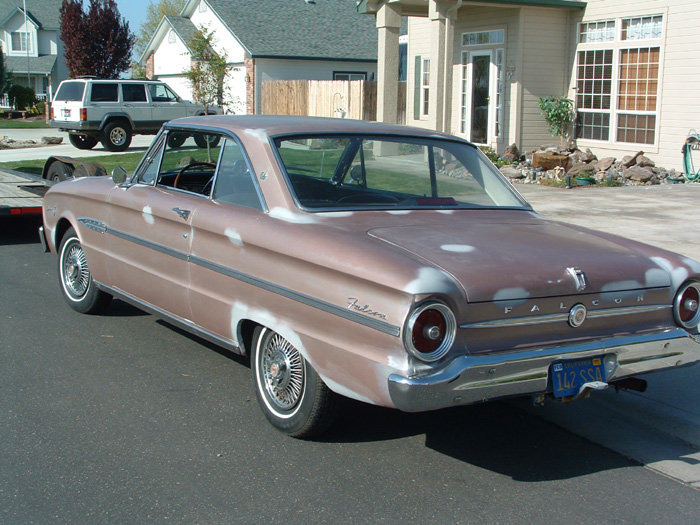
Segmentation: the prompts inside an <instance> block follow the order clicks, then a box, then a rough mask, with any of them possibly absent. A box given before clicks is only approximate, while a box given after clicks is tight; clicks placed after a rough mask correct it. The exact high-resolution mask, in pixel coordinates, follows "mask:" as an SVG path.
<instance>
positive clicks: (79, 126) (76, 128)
mask: <svg viewBox="0 0 700 525" xmlns="http://www.w3.org/2000/svg"><path fill="white" fill-rule="evenodd" d="M49 125H50V126H51V127H52V128H58V129H59V130H60V131H67V132H69V133H72V132H97V131H99V130H100V123H99V122H88V121H79V122H69V121H63V120H50V121H49Z"/></svg>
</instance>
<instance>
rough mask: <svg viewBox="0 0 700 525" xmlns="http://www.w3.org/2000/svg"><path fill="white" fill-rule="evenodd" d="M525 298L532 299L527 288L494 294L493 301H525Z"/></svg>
mask: <svg viewBox="0 0 700 525" xmlns="http://www.w3.org/2000/svg"><path fill="white" fill-rule="evenodd" d="M524 297H530V292H528V291H527V290H526V289H525V288H504V289H503V290H498V291H497V292H496V293H495V294H494V296H493V300H494V301H506V300H508V299H523V298H524Z"/></svg>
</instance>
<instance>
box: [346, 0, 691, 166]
mask: <svg viewBox="0 0 700 525" xmlns="http://www.w3.org/2000/svg"><path fill="white" fill-rule="evenodd" d="M358 11H359V12H360V13H362V14H371V15H374V18H375V21H376V25H377V28H378V33H379V52H378V82H379V87H378V91H379V93H380V95H379V106H380V107H379V108H378V119H379V120H390V119H391V118H392V115H394V114H395V111H392V107H391V106H392V104H393V100H394V98H395V97H393V93H394V92H395V91H394V82H395V79H394V77H393V75H392V72H393V65H392V64H393V62H394V61H395V60H396V57H395V53H396V51H395V49H396V45H395V41H396V39H397V38H398V37H397V33H396V28H397V27H398V26H399V24H400V23H401V17H409V26H408V27H409V29H408V83H407V84H408V86H407V88H408V94H407V106H408V107H407V124H411V125H415V126H421V127H427V128H431V129H436V130H440V131H446V132H449V133H453V134H455V135H459V136H461V137H465V138H467V139H469V140H471V141H473V142H475V143H477V144H483V145H487V146H491V147H493V148H495V149H496V150H498V151H499V152H503V150H504V149H505V148H506V147H507V146H508V145H509V144H512V143H515V144H516V145H517V146H518V148H519V149H520V150H521V151H529V150H532V149H534V148H536V147H537V146H539V145H541V144H545V143H556V142H557V140H555V139H553V138H552V137H551V135H550V134H549V132H548V126H547V124H546V122H545V121H544V118H543V117H542V115H541V112H540V109H539V107H538V102H539V99H540V97H547V96H550V95H565V96H567V97H568V98H569V99H571V100H573V101H575V104H576V109H577V114H578V117H577V126H576V134H577V143H578V146H579V147H580V148H586V147H589V148H591V150H593V151H594V152H595V153H596V154H597V155H598V157H607V156H611V157H617V158H621V157H623V156H624V155H629V154H634V153H636V152H637V151H640V150H643V151H644V152H645V154H646V156H648V157H649V158H651V159H652V160H654V161H655V162H656V163H657V164H660V165H663V166H664V167H667V168H676V169H679V170H680V169H681V168H682V162H681V155H680V148H681V146H682V144H683V141H684V139H685V137H686V136H687V134H688V131H689V129H691V128H700V97H698V96H697V94H696V91H697V87H696V84H697V81H698V79H700V52H699V51H698V49H700V33H698V31H696V28H697V26H698V25H699V24H700V2H687V1H684V0H666V1H664V2H661V1H658V0H636V1H635V2H630V1H629V0H587V1H579V0H478V1H470V0H361V2H359V5H358ZM385 71H386V72H385ZM381 115H384V117H382V116H381Z"/></svg>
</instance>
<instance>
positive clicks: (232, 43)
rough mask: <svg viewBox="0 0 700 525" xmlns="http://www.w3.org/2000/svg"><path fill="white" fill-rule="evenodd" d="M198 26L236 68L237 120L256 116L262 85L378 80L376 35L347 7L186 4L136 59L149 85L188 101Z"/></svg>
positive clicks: (289, 0) (333, 1)
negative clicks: (161, 85)
mask: <svg viewBox="0 0 700 525" xmlns="http://www.w3.org/2000/svg"><path fill="white" fill-rule="evenodd" d="M202 26H204V27H207V28H208V30H209V31H210V32H213V33H214V36H215V38H216V40H217V47H218V51H219V52H222V53H225V54H226V56H227V59H228V62H229V64H231V65H232V66H233V67H234V71H233V73H232V75H231V78H230V79H229V82H228V88H229V90H230V95H231V96H232V97H233V99H234V100H235V101H236V102H237V103H236V105H235V106H234V108H233V109H234V112H236V113H260V93H261V83H262V82H264V81H266V80H302V79H303V80H357V79H366V80H374V79H375V75H376V71H377V65H376V64H377V31H376V28H375V25H374V21H373V20H372V19H371V18H370V17H367V16H362V15H360V14H359V13H358V12H357V11H356V9H355V2H354V1H352V0H318V2H316V1H314V0H284V1H281V0H256V1H251V0H189V1H188V2H187V4H185V7H184V8H183V10H182V12H181V13H180V15H179V16H168V17H165V18H164V19H163V20H162V21H161V23H160V25H159V26H158V29H157V30H156V32H155V34H154V35H153V38H152V39H151V41H150V43H149V44H148V47H147V48H146V50H145V51H144V53H143V55H142V56H141V64H142V65H143V66H145V67H146V71H147V75H148V77H149V78H154V79H158V80H163V81H165V82H167V83H168V84H169V85H170V86H171V87H172V88H173V89H174V90H175V91H176V92H177V93H178V94H179V95H180V96H183V97H185V98H191V96H192V89H191V85H190V84H189V82H188V81H187V79H186V77H185V76H184V75H183V71H185V70H187V69H189V67H190V64H191V62H190V60H191V58H190V51H189V49H188V47H187V43H188V42H189V40H190V39H191V38H192V35H193V34H194V32H195V31H196V30H197V29H198V28H200V27H202Z"/></svg>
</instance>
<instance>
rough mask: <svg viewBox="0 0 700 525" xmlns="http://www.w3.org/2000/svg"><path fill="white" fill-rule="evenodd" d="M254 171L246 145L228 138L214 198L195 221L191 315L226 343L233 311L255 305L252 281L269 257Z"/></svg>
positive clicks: (232, 333)
mask: <svg viewBox="0 0 700 525" xmlns="http://www.w3.org/2000/svg"><path fill="white" fill-rule="evenodd" d="M253 173H254V172H253V170H252V167H251V165H250V162H249V160H248V159H247V156H246V155H245V154H244V151H243V149H242V147H241V146H240V145H239V143H238V142H237V141H236V140H234V139H232V138H230V137H229V138H227V139H226V141H225V143H224V146H223V151H222V152H221V159H220V161H219V166H218V170H217V174H216V179H215V181H214V188H213V191H212V197H211V201H210V202H209V203H208V204H207V205H206V207H202V208H201V209H199V210H198V212H197V214H196V215H195V216H194V217H193V219H192V229H193V236H192V251H191V257H190V268H191V270H190V272H191V273H190V276H191V284H190V302H191V304H192V315H193V319H194V321H195V322H196V324H197V325H198V326H200V327H201V328H203V329H204V330H206V331H207V332H209V333H210V334H214V335H215V336H217V337H219V338H221V339H224V340H226V341H234V342H237V337H236V333H235V332H236V326H234V325H233V323H232V319H234V318H235V315H234V310H235V309H236V308H245V307H247V306H249V305H252V304H254V301H255V299H254V295H255V294H256V293H257V292H258V291H259V290H258V288H257V286H256V285H254V284H252V283H253V282H254V281H255V279H256V278H258V277H260V276H261V273H260V272H261V263H264V262H265V257H266V255H269V254H266V253H263V252H262V250H261V249H260V248H259V247H258V244H257V243H256V242H255V239H256V234H255V233H254V232H256V231H259V229H260V225H259V224H260V221H261V219H264V218H265V217H264V216H265V213H264V212H263V210H265V209H266V207H265V202H264V200H263V198H262V194H261V192H260V189H259V187H258V185H257V181H256V180H255V177H254V175H253ZM267 266H268V267H269V263H268V264H267ZM263 277H264V276H263Z"/></svg>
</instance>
